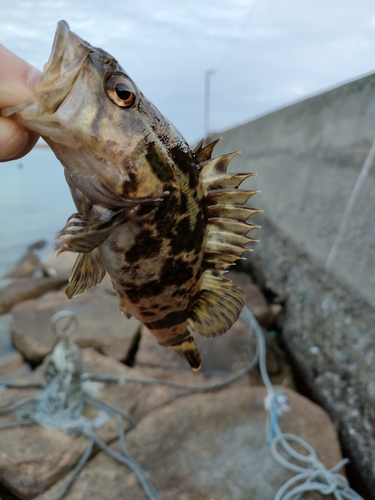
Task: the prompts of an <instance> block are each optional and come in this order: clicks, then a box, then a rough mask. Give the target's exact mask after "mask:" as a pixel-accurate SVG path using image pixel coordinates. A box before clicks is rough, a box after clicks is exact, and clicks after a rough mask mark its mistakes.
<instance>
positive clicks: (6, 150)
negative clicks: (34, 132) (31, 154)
mask: <svg viewBox="0 0 375 500" xmlns="http://www.w3.org/2000/svg"><path fill="white" fill-rule="evenodd" d="M29 139H30V135H29V133H28V132H26V131H25V130H20V131H19V132H18V133H17V134H16V135H15V136H14V137H13V138H12V139H11V140H10V141H8V142H7V143H6V144H5V146H4V147H3V149H2V150H1V151H0V160H11V159H12V158H13V157H14V156H16V155H18V154H19V153H20V152H21V151H23V150H24V149H25V148H26V146H27V144H28V142H29Z"/></svg>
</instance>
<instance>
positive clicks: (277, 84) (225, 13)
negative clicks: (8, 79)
mask: <svg viewBox="0 0 375 500" xmlns="http://www.w3.org/2000/svg"><path fill="white" fill-rule="evenodd" d="M0 13H1V16H0V42H1V43H3V44H4V45H6V46H7V47H8V48H10V49H11V50H13V51H14V52H16V53H17V54H18V55H19V56H21V57H23V58H25V59H27V60H28V61H29V62H30V63H32V64H34V65H35V66H37V67H38V68H40V69H42V67H43V64H44V63H45V62H46V61H47V59H48V56H49V53H50V50H51V46H52V41H53V36H54V32H55V29H56V23H57V22H58V21H59V20H60V19H65V20H66V21H67V22H68V23H69V24H70V27H71V29H72V30H73V31H75V32H76V33H77V34H78V35H80V36H81V37H82V38H84V39H86V40H87V41H88V42H90V43H91V44H92V45H96V46H99V47H102V48H103V49H105V50H106V51H107V52H110V53H111V54H113V55H114V56H115V57H116V58H117V59H118V60H119V61H120V63H121V64H122V65H123V67H124V68H125V69H126V71H127V72H128V73H129V74H130V76H131V77H132V78H133V79H134V81H135V82H136V83H137V85H138V86H139V87H140V88H141V90H142V91H143V92H144V93H145V94H146V95H147V97H148V98H149V99H150V100H151V101H153V102H154V104H156V106H157V107H158V108H159V109H160V110H161V111H162V113H163V114H164V115H165V116H166V117H167V118H169V119H170V120H171V121H172V122H173V123H174V124H175V125H176V126H177V127H178V128H179V129H180V131H181V132H182V134H183V135H185V137H186V138H187V139H188V140H189V141H191V142H193V141H196V140H197V139H199V138H200V137H201V136H202V135H203V108H204V74H205V71H206V70H207V69H213V70H215V73H214V74H213V75H212V77H211V117H210V128H211V130H215V131H220V130H225V129H226V128H229V127H231V126H233V125H236V124H238V123H242V122H246V121H248V120H250V119H252V118H254V117H256V116H259V115H261V114H265V113H267V112H268V111H271V110H273V109H275V108H277V107H281V106H284V105H287V104H289V103H291V102H293V101H296V100H299V99H302V98H304V97H306V96H309V95H311V94H314V93H317V92H320V91H322V90H325V89H327V88H329V87H332V86H336V85H338V84H340V83H341V82H343V81H345V80H349V79H355V78H357V77H359V76H362V75H363V74H366V73H369V72H372V71H374V67H375V1H374V0H121V1H120V0H90V1H87V0H86V1H84V0H0Z"/></svg>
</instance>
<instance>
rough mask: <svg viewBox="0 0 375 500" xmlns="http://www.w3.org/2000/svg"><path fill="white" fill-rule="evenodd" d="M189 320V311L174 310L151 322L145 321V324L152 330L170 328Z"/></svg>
mask: <svg viewBox="0 0 375 500" xmlns="http://www.w3.org/2000/svg"><path fill="white" fill-rule="evenodd" d="M186 320H187V311H173V312H171V313H169V314H167V315H166V316H164V318H162V319H159V320H157V321H152V322H150V323H145V326H146V327H147V328H149V329H151V330H153V329H155V330H161V329H163V328H170V327H172V326H176V325H180V324H181V323H184V322H185V321H186Z"/></svg>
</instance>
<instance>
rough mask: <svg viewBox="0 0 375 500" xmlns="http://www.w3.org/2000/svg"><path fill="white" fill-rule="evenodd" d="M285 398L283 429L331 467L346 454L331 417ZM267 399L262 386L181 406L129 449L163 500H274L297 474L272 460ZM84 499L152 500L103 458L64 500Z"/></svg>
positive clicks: (162, 414) (144, 428)
mask: <svg viewBox="0 0 375 500" xmlns="http://www.w3.org/2000/svg"><path fill="white" fill-rule="evenodd" d="M285 392H286V394H287V395H288V398H289V404H290V406H291V412H290V413H288V414H286V415H285V416H284V417H282V418H281V421H280V425H281V428H282V429H283V431H284V432H291V433H294V434H296V435H298V436H300V437H302V438H303V439H305V440H306V441H308V442H309V443H310V444H311V445H312V446H313V447H314V448H315V450H316V451H317V453H318V456H319V458H320V460H321V461H322V462H323V463H324V464H325V465H326V467H328V468H329V467H332V466H334V465H335V464H336V463H337V462H338V461H339V460H341V453H340V446H339V442H338V439H337V436H336V431H335V428H334V426H333V424H332V422H331V421H330V420H329V418H328V416H327V414H326V413H325V412H324V411H323V410H322V409H321V408H319V407H318V406H316V405H315V404H313V403H311V402H310V401H308V400H307V399H306V398H304V397H302V396H300V395H298V394H297V393H295V392H293V391H291V390H287V391H285ZM265 395H266V391H265V389H264V388H261V387H251V388H244V387H240V388H233V389H229V390H226V391H222V392H221V393H217V394H205V395H194V396H189V397H186V398H184V399H183V400H176V401H174V402H173V403H171V404H169V405H167V406H165V407H163V408H160V409H158V410H156V411H154V412H153V413H152V414H150V415H148V416H147V417H145V418H144V419H143V420H142V421H141V422H140V423H139V425H138V426H137V427H136V428H135V429H134V430H132V431H130V432H129V433H128V437H127V444H128V447H129V450H130V452H131V453H132V454H133V456H134V458H135V459H136V460H137V461H138V462H139V463H140V464H141V465H142V467H144V469H145V470H146V471H147V473H148V476H149V478H150V479H151V481H152V482H153V484H154V486H155V487H156V489H157V490H158V492H159V494H160V496H161V498H163V500H197V499H199V500H211V499H215V500H248V499H249V498H251V500H270V499H271V498H274V496H275V494H276V492H277V490H278V489H279V488H280V486H281V485H282V484H284V482H285V481H286V480H287V479H289V478H290V477H292V476H293V475H294V473H293V472H291V471H288V470H287V469H285V468H284V467H283V466H281V465H280V464H278V462H276V461H275V460H274V458H273V457H272V455H271V453H270V449H269V446H268V445H267V444H266V443H265V436H266V432H267V431H266V421H267V415H266V412H265V410H264V404H263V401H264V397H265ZM116 447H117V445H116ZM63 484H64V481H59V482H58V483H57V484H56V485H55V486H54V487H53V488H51V489H50V490H49V491H48V492H46V493H45V494H43V495H40V496H38V497H37V499H36V500H53V499H54V497H55V495H56V494H57V492H58V491H59V490H60V489H61V488H62V486H63ZM305 497H306V499H309V500H312V499H323V498H324V499H327V500H328V499H331V498H332V497H327V496H324V497H323V496H321V495H320V494H316V493H311V494H306V495H305V496H304V498H305ZM82 498H90V500H103V499H104V498H105V499H106V500H118V499H119V498H129V499H132V500H145V498H146V497H145V494H144V492H143V490H142V489H141V487H140V486H139V484H138V482H137V480H136V478H135V477H134V475H133V474H132V473H130V472H129V471H128V470H127V469H126V468H125V467H124V466H121V465H118V464H117V463H116V462H114V461H113V460H112V459H111V458H109V457H108V456H107V455H105V454H104V453H102V452H101V453H100V454H99V455H97V456H96V457H95V458H94V459H93V460H92V461H91V462H90V463H89V464H88V465H87V467H86V468H85V469H84V470H83V471H82V472H81V474H80V475H79V476H78V479H77V481H76V483H75V484H74V485H73V487H72V488H71V490H70V491H69V493H68V494H67V496H66V500H81V499H82Z"/></svg>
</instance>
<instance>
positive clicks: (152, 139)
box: [2, 21, 186, 207]
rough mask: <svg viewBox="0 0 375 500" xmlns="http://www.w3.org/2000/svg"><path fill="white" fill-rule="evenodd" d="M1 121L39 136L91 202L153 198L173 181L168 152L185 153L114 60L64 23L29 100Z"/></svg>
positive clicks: (9, 110)
mask: <svg viewBox="0 0 375 500" xmlns="http://www.w3.org/2000/svg"><path fill="white" fill-rule="evenodd" d="M2 115H3V116H10V117H12V118H14V119H15V120H16V121H17V122H19V123H21V124H22V125H24V126H25V127H27V128H29V129H31V130H33V131H35V132H37V133H38V134H40V135H41V136H42V137H43V138H44V139H45V140H46V142H47V143H48V144H49V145H50V147H51V148H52V150H53V151H54V153H55V154H56V156H57V158H58V159H59V160H60V161H61V163H62V164H63V165H64V167H65V169H66V171H67V175H68V177H69V179H70V187H71V188H72V185H73V188H74V187H76V188H78V189H79V190H80V191H81V192H82V193H83V194H84V195H85V196H86V197H87V198H89V200H90V201H91V202H92V203H100V204H102V205H105V206H111V207H112V206H115V207H116V206H123V205H125V206H126V205H134V204H135V203H136V202H137V203H138V202H143V201H150V200H160V199H162V198H163V196H166V195H168V192H169V190H170V188H171V186H172V187H173V185H175V184H176V183H178V176H177V174H176V171H175V167H174V162H173V160H172V158H171V157H170V155H168V151H170V150H171V149H173V148H176V147H177V148H182V149H184V148H186V146H185V144H186V142H185V141H184V139H183V138H182V136H181V135H180V134H179V133H178V131H177V130H176V129H175V128H174V127H173V125H172V124H171V123H170V122H169V121H168V120H167V119H165V118H164V116H163V115H162V114H161V113H160V112H159V111H158V109H157V108H156V107H155V106H154V105H153V104H152V103H151V102H150V101H148V100H147V98H146V97H145V96H144V95H143V94H142V93H141V92H140V90H139V89H138V87H137V86H136V84H135V83H134V82H133V81H132V79H131V78H130V77H129V75H128V74H127V73H126V72H125V70H124V69H123V68H122V66H120V64H119V63H118V62H117V60H116V59H115V58H114V57H112V56H111V55H110V54H108V53H107V52H105V51H104V50H102V49H100V48H96V47H93V46H91V45H90V44H89V43H88V42H86V41H85V40H83V39H82V38H80V37H79V36H78V35H76V34H75V33H73V32H72V31H71V30H70V28H69V26H68V24H67V23H66V22H65V21H60V22H59V23H58V27H57V31H56V35H55V40H54V43H53V48H52V52H51V56H50V58H49V60H48V62H47V63H46V65H45V67H44V73H43V76H42V78H41V80H40V81H39V82H38V83H37V85H36V86H35V88H34V95H33V96H32V97H31V98H30V99H28V100H27V101H26V102H25V103H23V104H21V105H19V106H15V107H13V108H7V109H5V110H2ZM155 150H156V151H159V152H160V151H162V153H161V154H156V156H157V158H156V160H157V161H156V163H157V168H155V161H154V162H153V163H152V162H150V152H151V153H152V154H151V157H153V158H154V159H155ZM164 152H166V154H163V153H164ZM160 170H162V171H163V172H162V175H160Z"/></svg>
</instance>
